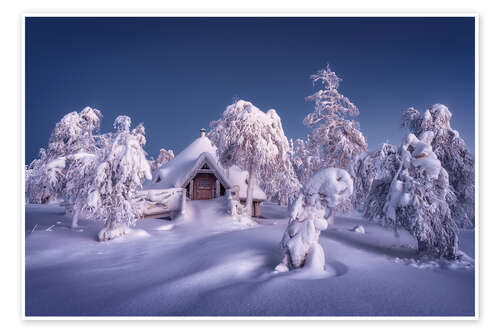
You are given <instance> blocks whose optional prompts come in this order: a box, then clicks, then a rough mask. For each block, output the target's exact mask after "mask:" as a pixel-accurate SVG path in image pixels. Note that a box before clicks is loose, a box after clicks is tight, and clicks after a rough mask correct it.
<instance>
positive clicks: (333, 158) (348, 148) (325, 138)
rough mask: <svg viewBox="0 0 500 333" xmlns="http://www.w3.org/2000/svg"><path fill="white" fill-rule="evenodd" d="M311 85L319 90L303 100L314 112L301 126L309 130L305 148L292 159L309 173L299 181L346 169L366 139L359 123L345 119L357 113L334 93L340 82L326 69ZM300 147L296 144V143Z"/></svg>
mask: <svg viewBox="0 0 500 333" xmlns="http://www.w3.org/2000/svg"><path fill="white" fill-rule="evenodd" d="M311 79H312V81H313V84H317V83H319V84H320V85H321V86H322V89H320V90H318V91H317V92H316V93H314V94H313V95H311V96H309V97H307V98H306V100H308V101H312V102H314V111H313V112H312V113H310V114H308V115H307V116H306V118H305V119H304V125H306V126H308V127H310V128H312V132H311V133H310V135H309V136H308V137H307V140H306V142H305V147H303V148H302V147H301V148H300V151H299V154H298V155H297V156H296V158H298V157H300V156H301V155H302V156H301V158H302V160H303V161H302V162H296V164H302V165H303V166H305V167H307V168H311V170H307V171H304V172H303V173H304V176H303V177H302V181H303V180H304V179H307V176H310V175H311V174H313V173H314V172H315V171H317V170H319V169H322V168H326V167H337V168H343V169H345V168H347V166H348V165H349V163H350V161H351V160H352V159H353V157H354V156H356V155H357V154H360V153H362V152H364V151H366V148H367V143H366V139H365V137H364V136H363V134H362V133H361V131H360V129H359V123H358V122H356V121H354V120H352V119H348V118H347V117H350V118H353V117H356V116H358V115H359V110H358V107H357V106H356V105H354V104H353V103H352V102H351V101H350V100H349V98H347V97H346V96H344V95H342V94H341V93H340V92H339V91H338V89H339V86H340V82H341V79H340V78H339V77H338V76H337V74H335V72H333V71H332V70H331V69H330V66H329V65H327V67H326V68H325V69H321V70H320V71H318V72H317V73H316V74H314V75H312V76H311ZM297 144H298V145H300V143H299V142H297Z"/></svg>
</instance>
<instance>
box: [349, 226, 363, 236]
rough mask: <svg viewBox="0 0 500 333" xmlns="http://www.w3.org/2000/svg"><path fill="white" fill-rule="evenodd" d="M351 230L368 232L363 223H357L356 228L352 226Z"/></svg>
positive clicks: (361, 232)
mask: <svg viewBox="0 0 500 333" xmlns="http://www.w3.org/2000/svg"><path fill="white" fill-rule="evenodd" d="M351 230H352V231H354V232H357V233H360V234H364V233H366V231H365V228H364V227H363V226H362V225H357V226H355V227H354V228H352V229H351Z"/></svg>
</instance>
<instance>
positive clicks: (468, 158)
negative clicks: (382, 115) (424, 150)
mask: <svg viewBox="0 0 500 333" xmlns="http://www.w3.org/2000/svg"><path fill="white" fill-rule="evenodd" d="M451 117H452V113H451V112H450V110H449V109H448V108H447V107H446V106H444V105H442V104H435V105H433V106H432V107H431V108H429V109H428V110H426V111H425V112H424V114H421V113H420V112H419V111H418V110H416V109H415V108H409V109H408V110H406V111H405V112H404V113H403V115H402V118H401V127H403V128H407V129H408V130H409V131H410V132H412V133H415V135H417V136H419V135H421V134H422V133H424V132H427V131H431V132H432V133H434V139H433V140H432V142H431V146H432V149H433V150H434V152H435V154H436V155H437V157H438V159H439V160H440V161H441V164H442V165H443V167H444V168H445V170H446V171H447V172H448V175H449V182H450V186H451V188H452V190H453V191H454V193H455V196H456V199H455V200H453V201H451V202H449V204H450V208H451V211H452V216H453V219H454V220H456V221H457V223H458V224H459V225H460V226H461V227H473V226H474V220H475V186H474V184H475V180H474V158H473V157H472V155H471V154H470V152H469V150H468V149H467V146H466V144H465V142H464V140H463V139H462V138H461V137H460V135H459V133H458V131H456V130H454V129H453V128H451V126H450V121H451Z"/></svg>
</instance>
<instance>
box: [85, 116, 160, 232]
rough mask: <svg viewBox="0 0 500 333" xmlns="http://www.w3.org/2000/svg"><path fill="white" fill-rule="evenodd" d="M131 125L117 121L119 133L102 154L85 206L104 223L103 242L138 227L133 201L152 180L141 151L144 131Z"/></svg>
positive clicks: (123, 119) (138, 211) (127, 120)
mask: <svg viewBox="0 0 500 333" xmlns="http://www.w3.org/2000/svg"><path fill="white" fill-rule="evenodd" d="M130 125H131V120H130V118H129V117H127V116H118V117H117V118H116V120H115V122H114V127H115V129H116V133H115V134H114V135H113V137H112V140H110V141H109V144H108V145H106V146H105V147H103V149H102V150H101V151H100V152H99V157H98V160H97V167H96V172H95V175H94V177H93V178H92V181H91V183H90V186H89V194H88V197H87V201H86V202H85V203H84V204H85V205H87V206H88V207H89V209H90V212H91V214H92V216H93V217H94V218H96V219H97V220H100V221H104V222H105V227H104V229H102V230H101V231H100V232H99V234H98V239H99V240H100V241H104V240H110V239H113V238H115V237H119V236H121V235H123V234H124V233H126V232H127V231H128V227H129V226H132V225H134V224H135V222H136V220H137V219H138V218H139V217H140V215H141V209H140V206H139V205H136V204H135V202H134V200H133V199H134V197H135V194H136V193H137V191H138V190H140V189H141V187H142V181H143V179H144V178H147V179H151V169H150V166H149V163H148V161H147V160H146V154H145V152H144V150H143V148H142V146H143V145H144V144H145V143H146V140H145V137H144V127H143V126H142V125H139V126H138V127H137V128H136V129H134V130H133V131H130Z"/></svg>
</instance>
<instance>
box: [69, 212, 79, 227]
mask: <svg viewBox="0 0 500 333" xmlns="http://www.w3.org/2000/svg"><path fill="white" fill-rule="evenodd" d="M79 212H80V210H79V209H77V208H74V211H73V219H72V220H71V228H73V229H75V228H78V215H79Z"/></svg>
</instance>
